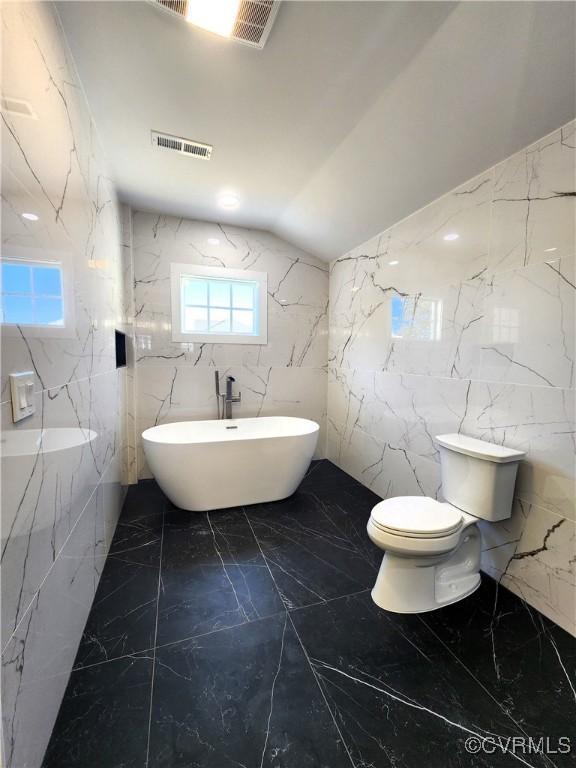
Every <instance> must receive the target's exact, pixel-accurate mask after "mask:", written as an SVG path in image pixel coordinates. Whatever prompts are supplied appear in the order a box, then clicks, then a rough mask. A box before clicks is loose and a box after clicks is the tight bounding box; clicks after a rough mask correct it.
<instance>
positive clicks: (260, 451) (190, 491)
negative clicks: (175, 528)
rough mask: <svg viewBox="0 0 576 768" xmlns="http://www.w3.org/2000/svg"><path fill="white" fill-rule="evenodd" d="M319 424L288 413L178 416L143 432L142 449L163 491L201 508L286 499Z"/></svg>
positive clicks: (180, 502) (298, 478) (299, 479)
mask: <svg viewBox="0 0 576 768" xmlns="http://www.w3.org/2000/svg"><path fill="white" fill-rule="evenodd" d="M319 429H320V427H319V426H318V424H316V422H315V421H309V420H308V419H297V418H292V417H288V416H262V417H258V418H254V419H222V420H213V421H178V422H176V423H174V424H162V425H160V426H158V427H151V428H150V429H147V430H145V431H144V432H143V433H142V440H143V443H144V453H145V454H146V459H147V461H148V464H149V466H150V469H151V470H152V474H153V475H154V477H155V478H156V480H157V481H158V485H159V486H160V487H161V488H162V490H163V491H164V493H165V494H166V496H168V498H169V499H170V501H172V502H173V503H174V504H175V505H176V506H177V507H180V509H187V510H190V511H191V512H205V511H207V510H210V509H223V508H226V507H240V506H244V505H246V504H258V503H261V502H264V501H277V500H278V499H285V498H286V497H287V496H290V495H291V494H293V493H294V491H295V490H296V488H298V486H299V485H300V483H301V482H302V478H303V477H304V475H305V473H306V470H307V469H308V467H309V465H310V461H311V459H312V456H313V455H314V450H315V449H316V443H317V442H318V432H319Z"/></svg>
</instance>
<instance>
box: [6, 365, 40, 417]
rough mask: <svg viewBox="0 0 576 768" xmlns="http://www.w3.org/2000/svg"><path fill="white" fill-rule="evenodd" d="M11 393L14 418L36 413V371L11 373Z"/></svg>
mask: <svg viewBox="0 0 576 768" xmlns="http://www.w3.org/2000/svg"><path fill="white" fill-rule="evenodd" d="M10 394H11V396H12V420H13V421H14V422H16V421H22V419H26V418H28V416H32V414H33V413H36V404H35V398H34V371H23V372H22V373H11V374H10Z"/></svg>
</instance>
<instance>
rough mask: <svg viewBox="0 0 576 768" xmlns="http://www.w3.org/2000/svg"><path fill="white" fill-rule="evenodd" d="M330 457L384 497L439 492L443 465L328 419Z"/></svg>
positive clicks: (435, 495) (436, 495)
mask: <svg viewBox="0 0 576 768" xmlns="http://www.w3.org/2000/svg"><path fill="white" fill-rule="evenodd" d="M326 453H327V458H328V459H330V461H333V462H334V463H335V464H337V465H338V466H339V467H341V468H342V469H343V470H344V471H345V472H347V473H348V474H350V475H352V477H354V478H356V480H358V481H359V482H361V483H362V484H363V485H366V486H367V487H368V488H370V489H371V490H373V491H374V493H377V494H378V495H379V496H381V497H382V498H389V497H391V496H420V495H424V496H431V497H432V498H438V495H439V492H440V468H439V465H438V464H437V463H436V462H435V461H430V460H428V459H425V458H422V457H421V456H418V455H416V454H413V453H411V452H410V451H407V450H406V449H405V448H397V447H395V446H393V445H391V444H390V443H386V442H382V441H380V440H378V439H377V438H375V437H373V436H372V435H370V434H367V433H366V432H363V431H362V430H361V429H358V428H357V427H356V428H354V429H352V430H347V429H346V428H345V427H344V425H341V424H338V423H336V422H334V421H332V420H331V419H330V418H329V419H328V426H327V451H326Z"/></svg>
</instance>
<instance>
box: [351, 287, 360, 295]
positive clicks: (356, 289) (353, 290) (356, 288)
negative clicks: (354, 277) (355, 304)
mask: <svg viewBox="0 0 576 768" xmlns="http://www.w3.org/2000/svg"><path fill="white" fill-rule="evenodd" d="M350 290H351V291H352V293H356V291H359V290H360V286H359V285H353V286H352V288H350Z"/></svg>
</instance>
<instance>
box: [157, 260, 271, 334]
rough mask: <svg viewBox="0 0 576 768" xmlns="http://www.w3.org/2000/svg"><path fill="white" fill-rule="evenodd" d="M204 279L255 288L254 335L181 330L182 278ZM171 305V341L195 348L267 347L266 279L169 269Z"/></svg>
mask: <svg viewBox="0 0 576 768" xmlns="http://www.w3.org/2000/svg"><path fill="white" fill-rule="evenodd" d="M183 277H200V278H202V277H207V278H216V279H219V280H242V281H250V282H255V283H257V284H258V320H259V322H258V325H259V327H258V333H257V334H247V333H195V332H193V331H191V332H185V331H183V330H182V282H181V281H182V278H183ZM170 294H171V304H172V341H179V342H187V343H192V344H193V343H195V342H198V343H199V344H267V343H268V275H267V273H266V272H253V271H251V270H247V269H228V268H227V267H204V266H200V265H197V264H174V263H173V264H171V265H170Z"/></svg>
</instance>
